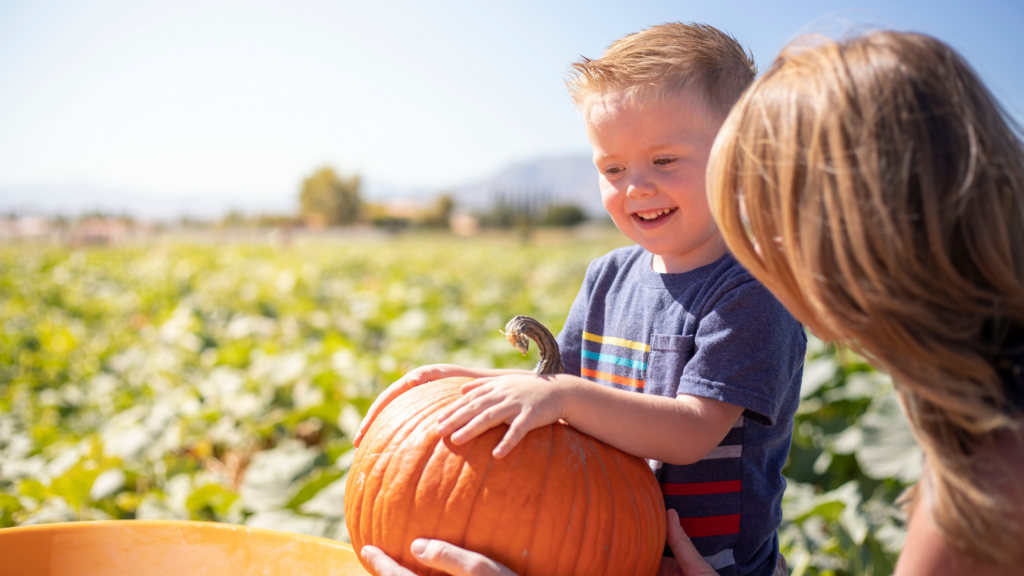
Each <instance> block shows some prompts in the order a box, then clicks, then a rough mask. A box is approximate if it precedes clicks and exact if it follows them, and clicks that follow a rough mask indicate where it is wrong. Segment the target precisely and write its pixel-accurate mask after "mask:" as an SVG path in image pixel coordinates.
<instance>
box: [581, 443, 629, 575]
mask: <svg viewBox="0 0 1024 576" xmlns="http://www.w3.org/2000/svg"><path fill="white" fill-rule="evenodd" d="M581 437H582V438H583V440H585V441H586V442H587V444H589V445H590V449H591V450H593V451H594V454H595V455H596V456H597V457H596V458H595V460H597V463H598V464H599V465H600V466H601V471H602V472H604V474H603V475H601V476H600V477H599V480H604V483H602V484H603V485H607V488H608V498H609V499H610V502H611V505H610V506H609V507H608V509H609V510H610V511H611V516H612V517H611V522H610V524H611V530H610V531H608V540H607V542H608V543H607V544H606V549H607V551H608V558H609V560H611V559H613V558H615V556H614V555H613V554H612V552H614V551H615V536H616V535H617V534H616V533H617V528H618V522H616V520H617V512H618V509H619V506H620V504H619V502H618V501H617V499H616V497H615V485H614V483H613V482H612V481H611V474H610V473H609V471H608V467H607V466H606V465H605V463H604V461H605V459H604V458H602V455H601V453H602V452H606V451H605V450H604V447H603V446H601V445H599V444H596V443H594V440H593V438H591V437H589V436H581ZM611 570H612V566H611V562H609V563H608V564H605V565H604V572H603V575H604V576H616V575H615V574H614V573H612V572H611Z"/></svg>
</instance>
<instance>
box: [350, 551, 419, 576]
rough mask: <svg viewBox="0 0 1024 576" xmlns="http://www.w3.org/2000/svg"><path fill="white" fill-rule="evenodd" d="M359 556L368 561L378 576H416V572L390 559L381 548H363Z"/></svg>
mask: <svg viewBox="0 0 1024 576" xmlns="http://www.w3.org/2000/svg"><path fill="white" fill-rule="evenodd" d="M359 555H360V556H362V557H363V560H366V563H367V564H369V565H370V568H373V571H374V572H376V574H377V576H416V574H415V573H414V572H411V571H409V570H406V569H405V568H402V567H401V566H399V565H398V562H395V561H394V560H392V559H391V558H390V557H388V555H387V554H385V553H384V551H383V550H381V549H380V548H375V547H373V546H363V549H362V550H360V551H359Z"/></svg>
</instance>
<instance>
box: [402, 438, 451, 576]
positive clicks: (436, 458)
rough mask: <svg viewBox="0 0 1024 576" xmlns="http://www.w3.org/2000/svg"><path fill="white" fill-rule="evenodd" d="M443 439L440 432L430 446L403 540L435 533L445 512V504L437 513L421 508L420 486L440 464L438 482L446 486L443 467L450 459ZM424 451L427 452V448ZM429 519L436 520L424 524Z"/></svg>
mask: <svg viewBox="0 0 1024 576" xmlns="http://www.w3.org/2000/svg"><path fill="white" fill-rule="evenodd" d="M443 440H444V438H443V437H442V436H441V435H440V434H438V435H437V438H436V439H435V440H434V442H433V445H432V446H431V448H430V451H429V452H430V455H429V456H428V457H427V460H426V462H425V463H424V465H423V467H422V471H421V473H420V476H419V478H418V479H417V482H416V484H415V486H416V490H415V491H414V493H413V500H412V507H411V510H410V514H409V522H408V523H407V524H406V528H405V532H404V533H403V535H402V542H412V540H414V539H416V538H419V537H421V536H423V535H429V534H434V533H435V532H436V531H437V524H438V523H439V522H441V519H442V517H443V513H444V508H443V506H442V507H441V510H439V511H438V512H437V513H435V514H431V513H430V512H431V511H428V510H423V509H421V508H422V506H421V504H420V488H421V487H422V481H423V478H425V477H426V478H429V477H431V475H432V474H428V473H427V472H428V470H429V471H431V472H433V469H434V468H435V467H437V466H439V465H440V466H441V467H442V473H441V474H440V475H439V476H440V480H439V482H438V483H439V484H440V488H441V489H443V488H444V481H445V480H446V479H447V476H446V475H445V474H444V473H443V469H444V464H445V463H446V462H447V460H448V459H447V458H445V457H444V450H443ZM424 451H425V452H426V450H424ZM454 489H455V486H454V484H453V485H452V487H451V489H450V490H448V493H447V494H446V495H445V498H444V499H445V500H447V498H448V496H450V494H451V490H454ZM429 520H433V521H434V522H433V525H431V526H424V525H423V524H424V522H426V521H429ZM400 563H401V562H400Z"/></svg>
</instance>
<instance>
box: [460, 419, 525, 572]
mask: <svg viewBox="0 0 1024 576" xmlns="http://www.w3.org/2000/svg"><path fill="white" fill-rule="evenodd" d="M496 428H497V427H496ZM502 428H503V429H502V432H501V435H500V437H501V438H504V436H505V434H507V433H508V428H509V427H508V426H503V427H502ZM532 433H533V431H531V432H529V433H528V434H527V436H529V435H530V434H532ZM500 441H501V440H500V439H499V443H500ZM525 441H526V437H523V439H522V440H520V442H519V444H517V445H516V446H515V447H514V448H513V449H512V452H511V453H509V454H506V455H505V457H504V458H493V457H492V460H491V464H490V465H489V466H488V469H487V475H488V478H489V477H490V476H491V474H492V472H493V473H494V474H495V475H496V476H497V477H498V479H499V480H503V479H504V477H505V476H514V475H515V472H516V471H517V469H518V467H519V464H520V462H521V461H522V458H523V454H524V452H525V451H524V450H523V443H524V442H525ZM513 458H514V461H513ZM507 487H508V486H507V485H504V486H500V488H507ZM498 488H499V486H495V487H493V488H490V489H488V487H487V486H486V485H484V487H483V489H482V490H481V492H480V493H479V494H478V495H477V498H476V501H475V502H474V506H473V512H472V513H471V514H470V518H469V523H468V525H467V530H466V545H467V546H468V547H469V548H471V549H475V550H480V551H481V552H482V550H483V548H484V547H483V546H481V545H480V544H478V543H477V542H476V541H477V540H479V541H480V542H494V541H495V538H494V535H495V534H497V533H498V532H499V530H501V529H502V528H503V527H504V528H505V529H508V528H514V523H510V519H509V517H508V516H509V505H510V504H511V502H510V501H509V499H508V498H507V497H505V494H504V492H505V490H498ZM485 498H487V499H489V500H491V501H492V502H494V503H495V504H496V505H494V506H493V507H491V508H488V506H485V505H483V502H482V501H483V499H485ZM480 524H483V526H481V525H480ZM470 528H474V529H473V530H470ZM485 529H486V530H488V531H485ZM510 550H511V549H510V548H509V540H508V539H507V538H503V539H502V545H501V546H497V547H492V548H490V549H489V550H488V552H489V554H487V556H489V557H491V559H492V560H494V561H495V562H498V563H499V564H502V565H504V566H506V567H508V568H509V569H510V570H512V571H513V572H515V573H517V574H518V572H517V571H516V570H515V568H513V567H512V566H511V564H513V560H514V559H515V558H514V556H513V555H511V554H510Z"/></svg>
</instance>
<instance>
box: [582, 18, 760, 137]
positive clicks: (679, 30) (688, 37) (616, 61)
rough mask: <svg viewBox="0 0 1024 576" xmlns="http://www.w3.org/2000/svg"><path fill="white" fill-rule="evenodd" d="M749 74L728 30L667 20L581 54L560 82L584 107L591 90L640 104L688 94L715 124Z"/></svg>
mask: <svg viewBox="0 0 1024 576" xmlns="http://www.w3.org/2000/svg"><path fill="white" fill-rule="evenodd" d="M755 76H757V66H755V65H754V57H753V55H751V54H749V53H744V51H743V47H742V46H740V44H739V42H737V41H736V39H735V38H733V37H732V36H730V35H729V34H726V33H724V32H722V31H720V30H718V29H716V28H714V27H712V26H708V25H706V24H694V23H691V24H682V23H670V24H662V25H660V26H653V27H651V28H648V29H646V30H644V31H642V32H637V33H635V34H630V35H628V36H625V37H623V38H621V39H619V40H617V41H615V42H614V43H613V44H612V45H611V46H609V47H608V49H607V50H605V52H604V54H603V55H602V56H601V57H600V58H598V59H597V60H591V59H589V58H586V57H583V58H582V59H581V60H580V61H579V62H576V63H574V64H573V65H572V69H571V70H570V72H569V78H568V79H567V80H566V85H567V86H568V88H569V95H570V96H571V97H572V100H573V103H574V104H576V107H577V108H578V109H580V110H583V111H584V112H585V111H586V109H587V105H588V101H589V100H590V98H591V97H592V96H595V95H597V96H600V95H605V94H609V93H621V94H622V96H624V97H625V98H626V100H627V101H629V102H635V103H643V102H646V101H649V100H655V101H657V100H660V99H662V98H665V97H666V96H678V95H681V94H684V93H685V94H693V95H696V97H697V100H698V104H699V105H700V106H701V108H702V111H703V112H705V113H706V114H708V115H711V116H712V117H713V118H714V119H715V121H716V123H717V122H721V121H722V120H723V119H724V118H725V116H726V115H727V114H728V113H729V109H730V108H731V107H732V105H733V104H734V103H735V102H736V100H737V99H739V97H740V94H742V93H743V90H745V89H746V88H747V86H749V85H750V83H751V82H753V80H754V77H755Z"/></svg>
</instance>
